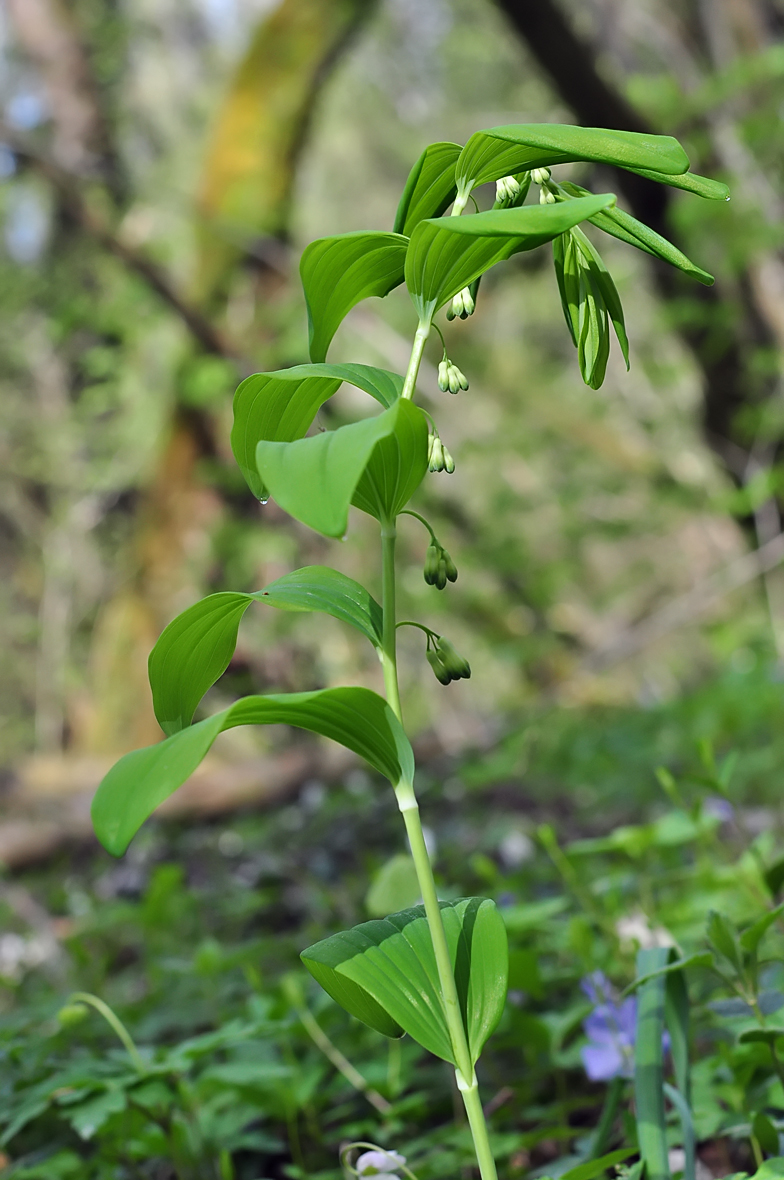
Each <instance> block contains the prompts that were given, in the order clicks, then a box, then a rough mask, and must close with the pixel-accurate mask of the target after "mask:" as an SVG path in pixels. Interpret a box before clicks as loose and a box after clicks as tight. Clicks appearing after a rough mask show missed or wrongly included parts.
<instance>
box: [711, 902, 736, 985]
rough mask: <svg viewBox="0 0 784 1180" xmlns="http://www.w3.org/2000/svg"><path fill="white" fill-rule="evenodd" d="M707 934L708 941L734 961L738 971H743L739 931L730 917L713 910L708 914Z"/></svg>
mask: <svg viewBox="0 0 784 1180" xmlns="http://www.w3.org/2000/svg"><path fill="white" fill-rule="evenodd" d="M706 934H707V935H708V941H709V942H710V943H711V944H712V945H713V946H714V948H715V949H716V950H717V951H718V952H719V954H720V955H723V956H724V958H725V959H727V961H728V962H730V963H732V965H733V967H734V968H735V970H736V971H738V972H741V971H743V954H742V953H741V949H740V944H739V942H738V932H737V930H736V929H735V927H734V926H733V924H732V923H731V922H730V920H729V918H727V917H725V916H724V914H719V913H717V911H716V910H711V911H710V913H709V915H708V924H707V927H706Z"/></svg>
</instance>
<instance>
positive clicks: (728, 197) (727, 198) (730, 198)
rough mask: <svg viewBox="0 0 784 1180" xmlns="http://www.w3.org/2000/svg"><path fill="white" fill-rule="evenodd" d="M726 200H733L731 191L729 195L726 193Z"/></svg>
mask: <svg viewBox="0 0 784 1180" xmlns="http://www.w3.org/2000/svg"><path fill="white" fill-rule="evenodd" d="M724 200H725V201H731V200H732V197H731V196H730V194H729V193H727V195H726V197H725V198H724Z"/></svg>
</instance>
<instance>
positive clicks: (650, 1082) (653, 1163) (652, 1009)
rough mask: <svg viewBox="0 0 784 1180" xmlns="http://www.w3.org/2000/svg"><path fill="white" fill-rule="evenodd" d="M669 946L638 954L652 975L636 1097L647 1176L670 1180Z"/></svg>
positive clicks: (638, 1050) (640, 1005)
mask: <svg viewBox="0 0 784 1180" xmlns="http://www.w3.org/2000/svg"><path fill="white" fill-rule="evenodd" d="M669 955H670V949H669V947H652V948H650V949H649V950H642V951H640V952H639V953H638V955H637V974H638V975H640V976H646V975H647V976H649V979H648V981H647V983H644V984H643V985H642V986H641V987H640V990H639V995H638V999H637V1031H636V1037H635V1047H634V1098H635V1106H636V1114H637V1138H638V1140H639V1144H640V1155H641V1156H642V1158H643V1160H644V1161H645V1174H646V1177H647V1180H669V1176H670V1169H669V1163H668V1155H667V1126H666V1121H665V1115H664V1095H663V1091H662V1086H663V1082H664V1066H663V1049H662V1033H663V1031H664V978H663V977H662V975H661V973H660V972H661V968H662V967H665V966H666V965H667V960H668V958H669Z"/></svg>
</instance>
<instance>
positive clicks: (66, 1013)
mask: <svg viewBox="0 0 784 1180" xmlns="http://www.w3.org/2000/svg"><path fill="white" fill-rule="evenodd" d="M89 1014H90V1009H89V1008H88V1007H87V1005H86V1004H66V1005H65V1006H64V1007H63V1008H61V1009H60V1011H59V1012H58V1013H57V1020H58V1022H59V1024H60V1026H61V1028H72V1027H73V1026H74V1025H75V1024H81V1023H82V1021H83V1020H85V1019H86V1018H87V1017H88V1016H89Z"/></svg>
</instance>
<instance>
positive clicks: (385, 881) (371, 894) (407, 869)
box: [365, 852, 422, 918]
mask: <svg viewBox="0 0 784 1180" xmlns="http://www.w3.org/2000/svg"><path fill="white" fill-rule="evenodd" d="M421 895H422V891H421V889H420V888H419V881H418V879H417V872H416V865H415V864H414V861H413V858H412V857H410V856H409V855H408V854H407V853H405V852H398V853H397V855H396V856H393V857H391V858H390V859H389V860H388V861H386V863H385V864H383V865H382V866H381V868H380V869H379V870H378V872H377V873H376V875H375V877H374V878H373V881H372V883H371V886H370V888H369V889H368V891H367V895H366V897H365V908H366V909H367V912H368V913H369V914H370V916H371V917H372V918H383V917H384V915H385V914H388V913H390V912H391V911H393V910H403V909H408V908H409V906H412V905H416V903H417V902H418V901H419V898H420V897H421Z"/></svg>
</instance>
